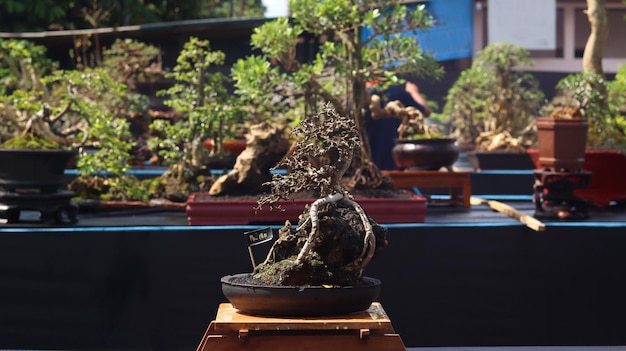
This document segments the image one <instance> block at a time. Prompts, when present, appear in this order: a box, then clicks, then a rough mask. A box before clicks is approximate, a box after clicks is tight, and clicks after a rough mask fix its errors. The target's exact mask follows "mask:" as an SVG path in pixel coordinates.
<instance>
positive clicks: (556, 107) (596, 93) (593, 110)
mask: <svg viewBox="0 0 626 351" xmlns="http://www.w3.org/2000/svg"><path fill="white" fill-rule="evenodd" d="M622 70H623V69H622ZM622 80H623V76H622V75H617V76H616V79H615V80H614V81H612V82H607V81H606V80H605V79H604V78H603V77H602V76H601V75H600V74H597V73H595V72H593V71H582V72H578V73H572V74H569V75H567V76H565V77H564V78H563V79H561V80H560V81H559V82H558V83H557V86H556V87H557V89H559V90H560V93H559V94H558V95H557V96H555V98H554V99H553V100H552V101H551V103H550V104H548V105H547V106H546V107H545V108H544V113H546V114H548V115H549V117H551V118H566V119H570V118H584V119H587V121H588V123H589V129H588V133H587V146H590V147H595V148H609V149H618V150H624V149H625V148H626V136H625V133H626V129H625V126H626V123H624V115H623V114H622V112H621V110H620V109H621V108H623V106H624V98H623V95H622V93H623V89H624V86H623V84H624V83H623V81H622ZM620 83H621V84H620Z"/></svg>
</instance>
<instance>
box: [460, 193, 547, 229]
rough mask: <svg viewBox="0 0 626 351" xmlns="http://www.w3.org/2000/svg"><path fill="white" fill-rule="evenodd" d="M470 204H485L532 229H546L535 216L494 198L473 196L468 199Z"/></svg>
mask: <svg viewBox="0 0 626 351" xmlns="http://www.w3.org/2000/svg"><path fill="white" fill-rule="evenodd" d="M470 202H471V204H472V205H481V204H487V206H489V208H491V209H492V210H494V211H497V212H500V213H504V214H505V215H507V216H509V217H511V218H515V219H516V220H518V221H520V222H522V223H524V224H526V226H527V227H528V228H530V229H532V230H535V231H538V232H541V231H544V230H545V229H546V225H545V224H543V222H541V221H539V220H538V219H536V218H535V217H532V216H529V215H527V214H525V213H523V212H521V211H518V210H516V209H515V208H514V207H512V206H509V205H507V204H505V203H502V202H499V201H495V200H486V199H481V198H477V197H473V196H472V198H471V200H470Z"/></svg>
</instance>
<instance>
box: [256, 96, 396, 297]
mask: <svg viewBox="0 0 626 351" xmlns="http://www.w3.org/2000/svg"><path fill="white" fill-rule="evenodd" d="M293 133H294V134H295V135H296V140H298V141H297V143H296V145H295V149H294V150H293V153H291V154H290V155H289V156H288V157H287V158H285V159H284V160H283V161H282V162H280V163H279V164H278V165H277V166H276V168H286V169H287V170H288V172H287V173H286V174H276V175H274V178H273V180H272V181H271V182H270V183H269V185H270V186H271V192H269V193H268V194H266V195H265V196H263V197H261V198H260V199H259V201H258V205H259V208H261V207H262V206H263V205H266V204H270V205H273V204H275V203H276V202H277V201H278V200H281V199H290V198H293V196H296V195H297V194H298V193H302V192H313V193H315V194H317V195H318V199H317V200H315V201H314V202H313V203H311V204H310V205H309V206H307V208H306V209H305V211H304V213H303V214H302V215H301V216H300V220H299V222H298V225H297V227H295V228H294V227H293V226H292V225H291V223H290V222H289V221H287V222H285V226H284V227H283V228H282V229H281V230H280V237H279V239H278V240H276V241H275V242H274V244H273V246H272V248H271V249H270V252H269V254H268V256H267V258H266V259H265V261H264V262H263V263H262V264H260V265H258V266H257V267H256V268H255V270H254V273H253V278H254V279H255V280H257V281H259V282H262V283H265V284H274V285H306V284H311V285H342V286H343V285H355V284H357V283H358V281H359V279H360V278H361V275H362V272H363V269H364V268H365V266H366V265H367V264H368V263H369V262H370V260H371V259H372V258H373V257H374V255H375V253H376V252H377V249H378V248H379V247H380V246H382V245H385V244H386V239H385V236H386V229H384V228H383V227H381V226H379V225H378V224H377V223H376V222H375V221H373V220H372V219H371V218H369V217H368V215H367V214H366V213H365V211H363V209H362V208H361V206H360V205H359V204H358V203H357V202H356V201H354V200H353V198H352V196H351V195H350V193H349V192H348V191H347V190H346V189H344V188H343V187H342V186H341V183H340V181H341V179H342V177H343V176H344V173H345V172H346V171H347V170H348V168H349V167H350V164H351V162H352V160H353V158H354V157H355V156H356V155H358V153H359V152H360V151H361V146H360V140H359V132H358V129H357V128H356V123H355V122H354V120H353V119H351V118H349V117H347V116H341V115H339V114H338V113H337V112H336V111H335V109H334V108H333V107H332V106H331V105H330V104H326V105H324V106H323V107H322V108H321V110H320V111H319V112H318V113H316V114H314V115H312V116H311V117H309V118H307V119H304V120H302V121H301V123H300V125H299V126H298V127H296V128H295V129H294V130H293Z"/></svg>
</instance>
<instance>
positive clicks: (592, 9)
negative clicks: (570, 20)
mask: <svg viewBox="0 0 626 351" xmlns="http://www.w3.org/2000/svg"><path fill="white" fill-rule="evenodd" d="M585 12H586V13H587V18H588V19H589V25H590V27H591V33H589V38H588V39H587V44H586V45H585V52H584V53H583V71H593V72H595V73H597V74H600V75H604V69H603V68H602V57H603V56H604V45H605V43H606V38H607V36H608V32H609V21H608V18H607V14H606V6H605V0H587V10H586V11H585Z"/></svg>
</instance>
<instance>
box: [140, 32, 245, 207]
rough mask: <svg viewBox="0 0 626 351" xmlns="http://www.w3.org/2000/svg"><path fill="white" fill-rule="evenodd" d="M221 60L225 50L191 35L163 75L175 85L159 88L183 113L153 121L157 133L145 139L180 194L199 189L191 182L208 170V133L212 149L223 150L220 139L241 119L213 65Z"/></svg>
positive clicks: (221, 76)
mask: <svg viewBox="0 0 626 351" xmlns="http://www.w3.org/2000/svg"><path fill="white" fill-rule="evenodd" d="M223 62H224V53H223V52H221V51H212V50H211V48H210V44H209V42H208V41H206V40H199V39H198V38H195V37H192V38H190V39H189V41H188V42H186V43H185V45H184V47H183V49H182V51H181V52H180V54H179V56H178V59H177V61H176V66H175V67H174V70H173V72H171V73H168V74H167V75H166V78H171V79H174V80H175V81H176V84H174V85H173V86H172V87H170V88H169V89H167V90H166V91H160V92H159V94H161V95H166V100H165V104H166V105H167V106H169V107H171V108H172V109H173V110H174V111H175V112H176V113H177V114H180V115H182V118H179V119H177V120H175V121H170V120H156V121H155V122H154V123H153V124H152V125H151V128H152V129H153V130H154V131H155V132H156V134H157V136H156V137H154V138H152V139H150V140H149V144H150V147H151V149H152V150H158V152H159V154H160V155H161V156H162V157H163V159H164V162H165V164H169V165H170V168H169V169H168V171H167V172H166V174H165V175H164V176H163V179H164V180H165V182H166V183H168V184H171V185H173V186H176V187H178V189H177V190H176V191H178V192H181V193H182V194H183V196H184V193H187V192H188V191H191V190H198V189H195V188H189V187H190V186H191V187H194V186H197V184H198V182H199V181H198V176H202V175H203V174H204V173H206V171H208V169H206V164H207V161H208V156H209V155H208V152H207V150H206V148H205V147H204V145H203V142H204V141H205V140H206V139H209V138H212V139H213V144H214V148H213V152H214V153H215V154H217V155H219V154H221V153H222V142H223V141H224V140H225V139H226V138H232V137H233V135H234V133H235V130H234V128H235V127H236V126H237V125H238V124H239V125H240V124H241V123H242V122H243V121H244V117H245V114H244V113H243V110H242V109H241V108H240V107H239V105H238V103H237V100H236V99H235V97H234V96H232V95H230V94H229V93H228V91H227V90H226V87H225V86H224V82H225V79H226V77H224V75H223V74H222V73H220V72H216V71H215V70H214V66H219V65H222V64H223ZM212 69H213V70H212ZM184 198H185V199H186V196H184Z"/></svg>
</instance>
